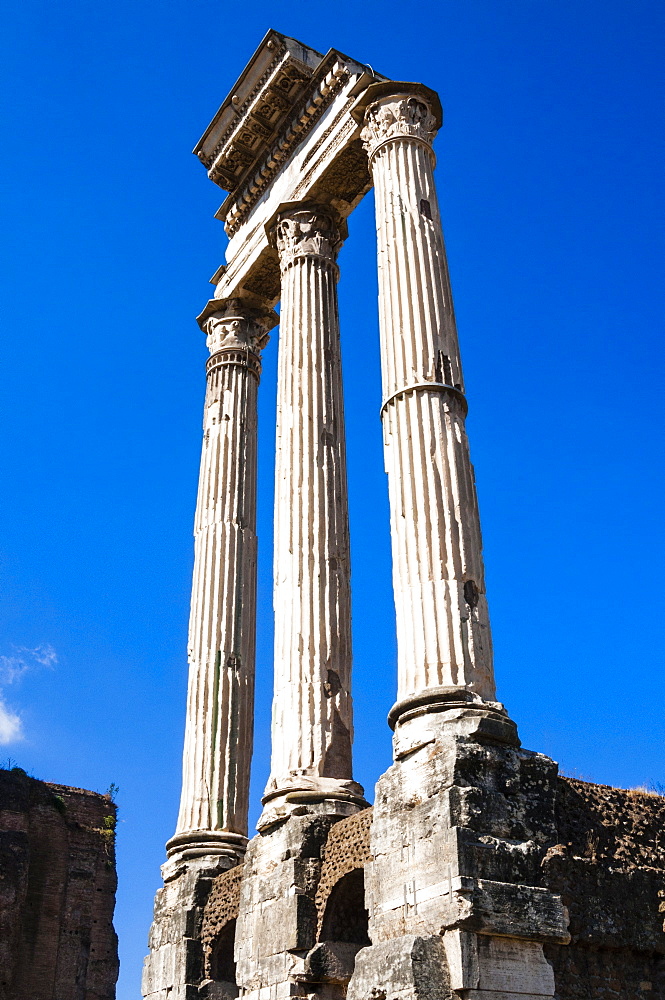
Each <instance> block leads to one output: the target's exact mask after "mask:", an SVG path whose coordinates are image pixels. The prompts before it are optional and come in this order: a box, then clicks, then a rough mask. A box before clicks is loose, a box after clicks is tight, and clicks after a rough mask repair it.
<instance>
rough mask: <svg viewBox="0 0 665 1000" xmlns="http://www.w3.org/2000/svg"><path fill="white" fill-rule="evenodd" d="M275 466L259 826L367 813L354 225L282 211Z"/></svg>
mask: <svg viewBox="0 0 665 1000" xmlns="http://www.w3.org/2000/svg"><path fill="white" fill-rule="evenodd" d="M273 232H274V239H275V242H276V244H277V247H278V251H279V255H280V262H281V273H282V311H281V315H280V343H279V371H278V382H277V432H276V461H275V550H274V607H275V688H274V699H273V720H272V757H271V771H270V778H269V780H268V785H267V787H266V793H265V796H264V800H263V801H264V806H265V808H264V811H263V814H262V816H261V819H260V820H259V824H258V825H259V829H266V828H267V827H269V826H270V825H271V823H274V822H276V821H277V820H279V819H283V818H284V817H285V816H287V815H288V814H289V813H290V812H291V811H292V809H293V808H294V807H297V806H296V804H297V803H307V802H309V801H313V802H315V801H317V800H319V799H322V798H324V799H335V798H340V799H341V800H342V801H346V802H351V803H355V804H359V805H362V804H364V799H363V797H362V789H361V788H360V786H359V785H357V784H355V783H354V782H353V780H352V762H351V743H352V739H353V718H352V704H351V589H350V573H351V557H350V551H349V517H348V501H347V488H346V443H345V435H344V407H343V402H342V372H341V358H340V342H339V318H338V308H337V278H338V269H337V265H336V258H337V252H338V250H339V248H340V247H341V244H342V239H343V236H344V227H342V226H341V224H340V222H339V220H338V218H337V216H336V213H335V212H334V211H332V210H331V209H330V208H326V207H325V206H317V205H312V206H300V205H299V206H296V207H287V206H285V207H283V208H282V210H281V211H280V212H279V213H278V215H277V217H276V219H275V223H274V230H273Z"/></svg>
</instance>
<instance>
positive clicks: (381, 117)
mask: <svg viewBox="0 0 665 1000" xmlns="http://www.w3.org/2000/svg"><path fill="white" fill-rule="evenodd" d="M351 114H352V116H353V117H354V118H355V120H356V121H357V122H359V123H360V124H361V125H363V130H362V132H361V133H360V138H361V139H362V143H363V147H364V149H365V151H366V152H367V155H368V156H369V158H370V160H371V159H372V158H373V157H374V155H375V154H376V152H377V151H378V149H379V148H380V147H381V146H383V145H384V144H385V143H387V142H390V141H392V140H395V139H413V140H415V141H417V142H421V143H423V144H424V145H425V146H427V147H428V149H431V147H432V143H433V142H434V137H435V136H436V133H437V131H438V130H439V128H440V127H441V123H442V121H443V111H442V109H441V101H440V100H439V95H438V94H437V93H436V91H434V90H431V89H430V88H429V87H426V86H424V84H422V83H403V82H397V81H394V80H389V81H386V82H385V83H373V84H370V86H369V87H368V88H367V90H366V91H365V92H364V93H363V94H361V96H360V97H359V98H358V100H357V101H356V103H355V105H354V106H353V108H352V109H351Z"/></svg>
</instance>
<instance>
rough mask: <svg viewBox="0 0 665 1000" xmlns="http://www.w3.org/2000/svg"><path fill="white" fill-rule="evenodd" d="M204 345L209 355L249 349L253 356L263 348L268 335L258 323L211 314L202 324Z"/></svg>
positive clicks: (220, 314) (235, 317) (251, 320)
mask: <svg viewBox="0 0 665 1000" xmlns="http://www.w3.org/2000/svg"><path fill="white" fill-rule="evenodd" d="M203 329H204V330H205V333H206V334H207V336H206V344H207V347H208V350H209V351H210V354H211V355H212V354H217V352H218V351H222V350H233V349H235V350H245V349H247V348H249V350H250V351H253V352H254V353H255V354H258V352H259V351H260V350H261V348H262V347H265V345H266V343H267V342H268V334H267V333H266V330H265V328H264V327H263V326H261V324H260V323H257V322H256V321H255V320H253V319H246V318H243V317H241V316H224V315H223V314H222V313H213V314H212V315H211V316H208V318H207V319H206V320H205V321H204V323H203Z"/></svg>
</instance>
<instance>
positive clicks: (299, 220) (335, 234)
mask: <svg viewBox="0 0 665 1000" xmlns="http://www.w3.org/2000/svg"><path fill="white" fill-rule="evenodd" d="M342 242H343V240H342V237H341V234H340V228H339V226H338V224H337V221H336V218H335V215H334V213H333V212H331V211H328V210H326V209H325V208H321V209H318V208H302V209H295V210H293V211H290V212H286V213H284V214H283V215H281V216H280V217H279V219H278V221H277V225H276V226H275V243H276V245H277V250H278V251H279V261H280V266H281V269H282V271H284V270H285V269H286V268H287V267H290V266H291V265H292V264H293V263H294V261H296V260H297V259H298V258H300V257H322V258H323V259H325V260H329V261H331V262H332V263H335V261H336V260H337V254H338V252H339V250H340V248H341V246H342Z"/></svg>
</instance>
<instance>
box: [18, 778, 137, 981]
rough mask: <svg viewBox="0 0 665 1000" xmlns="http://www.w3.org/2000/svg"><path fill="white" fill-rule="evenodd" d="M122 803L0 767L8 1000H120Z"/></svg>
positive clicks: (94, 793)
mask: <svg viewBox="0 0 665 1000" xmlns="http://www.w3.org/2000/svg"><path fill="white" fill-rule="evenodd" d="M115 820H116V807H115V805H114V804H113V802H112V801H111V800H110V799H109V798H108V797H107V796H105V795H99V794H97V793H96V792H88V791H84V790H83V789H79V788H69V787H67V786H65V785H53V784H47V783H46V782H43V781H37V780H36V779H34V778H30V777H28V776H27V775H26V774H25V773H24V772H22V771H20V770H18V769H16V770H11V771H6V770H0V1000H114V997H115V983H116V980H117V977H118V952H117V938H116V934H115V931H114V929H113V923H112V921H113V909H114V906H115V890H116V884H117V883H116V872H115V832H114V831H115Z"/></svg>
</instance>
